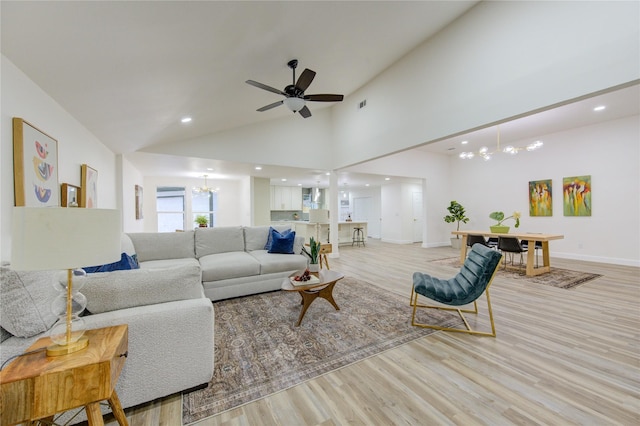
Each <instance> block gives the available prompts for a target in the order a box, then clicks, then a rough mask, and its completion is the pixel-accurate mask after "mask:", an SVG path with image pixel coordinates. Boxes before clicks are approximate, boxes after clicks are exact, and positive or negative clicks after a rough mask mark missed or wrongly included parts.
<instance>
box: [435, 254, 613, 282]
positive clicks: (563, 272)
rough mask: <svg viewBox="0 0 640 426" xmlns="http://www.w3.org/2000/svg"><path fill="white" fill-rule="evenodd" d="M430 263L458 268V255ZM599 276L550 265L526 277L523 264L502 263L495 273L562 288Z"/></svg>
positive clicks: (499, 275)
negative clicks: (518, 266)
mask: <svg viewBox="0 0 640 426" xmlns="http://www.w3.org/2000/svg"><path fill="white" fill-rule="evenodd" d="M432 263H437V264H439V265H447V266H451V267H454V268H456V269H460V257H447V258H445V259H438V260H432ZM601 276H602V275H599V274H591V273H588V272H579V271H572V270H569V269H562V268H555V267H553V266H552V267H551V271H550V272H549V273H546V274H541V275H536V276H534V277H528V276H526V275H524V266H523V270H522V271H517V270H514V269H507V270H505V269H504V264H503V263H501V264H500V269H499V270H498V273H497V274H496V277H505V278H509V279H514V280H521V281H526V282H530V283H533V284H544V285H550V286H553V287H558V288H564V289H572V288H575V287H577V286H579V285H581V284H584V283H586V282H588V281H591V280H593V279H596V278H599V277H601Z"/></svg>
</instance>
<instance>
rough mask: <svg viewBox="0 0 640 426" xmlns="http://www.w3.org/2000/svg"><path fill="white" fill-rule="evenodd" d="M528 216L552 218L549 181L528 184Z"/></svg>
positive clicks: (535, 181)
mask: <svg viewBox="0 0 640 426" xmlns="http://www.w3.org/2000/svg"><path fill="white" fill-rule="evenodd" d="M529 216H553V198H552V194H551V179H546V180H533V181H530V182H529Z"/></svg>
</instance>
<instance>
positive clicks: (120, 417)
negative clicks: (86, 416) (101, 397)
mask: <svg viewBox="0 0 640 426" xmlns="http://www.w3.org/2000/svg"><path fill="white" fill-rule="evenodd" d="M108 401H109V406H111V412H112V413H113V417H115V418H116V420H117V421H118V424H119V425H120V426H129V422H128V421H127V416H125V415H124V411H123V410H122V404H120V398H118V394H117V393H116V391H115V390H114V391H113V393H112V394H111V398H109V399H108Z"/></svg>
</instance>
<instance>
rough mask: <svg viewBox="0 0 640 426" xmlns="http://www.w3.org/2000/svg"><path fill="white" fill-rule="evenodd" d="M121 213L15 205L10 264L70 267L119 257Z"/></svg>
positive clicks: (18, 267) (23, 267) (24, 267)
mask: <svg viewBox="0 0 640 426" xmlns="http://www.w3.org/2000/svg"><path fill="white" fill-rule="evenodd" d="M120 234H121V226H120V212H119V211H118V210H110V209H84V208H63V207H50V208H49V207H14V208H13V228H12V235H11V242H12V244H11V267H12V268H13V269H16V270H25V271H28V270H48V269H73V268H82V267H85V266H94V265H102V264H107V263H112V262H115V261H118V260H120V251H121V249H120Z"/></svg>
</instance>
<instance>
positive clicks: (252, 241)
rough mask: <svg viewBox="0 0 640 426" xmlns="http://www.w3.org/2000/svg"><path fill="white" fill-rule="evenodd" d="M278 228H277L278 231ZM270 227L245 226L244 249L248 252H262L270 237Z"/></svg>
mask: <svg viewBox="0 0 640 426" xmlns="http://www.w3.org/2000/svg"><path fill="white" fill-rule="evenodd" d="M277 228H278V227H276V229H277ZM269 229H271V227H270V226H245V227H244V228H243V230H244V249H245V250H246V251H253V250H262V249H264V245H265V244H266V243H267V239H268V237H269Z"/></svg>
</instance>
